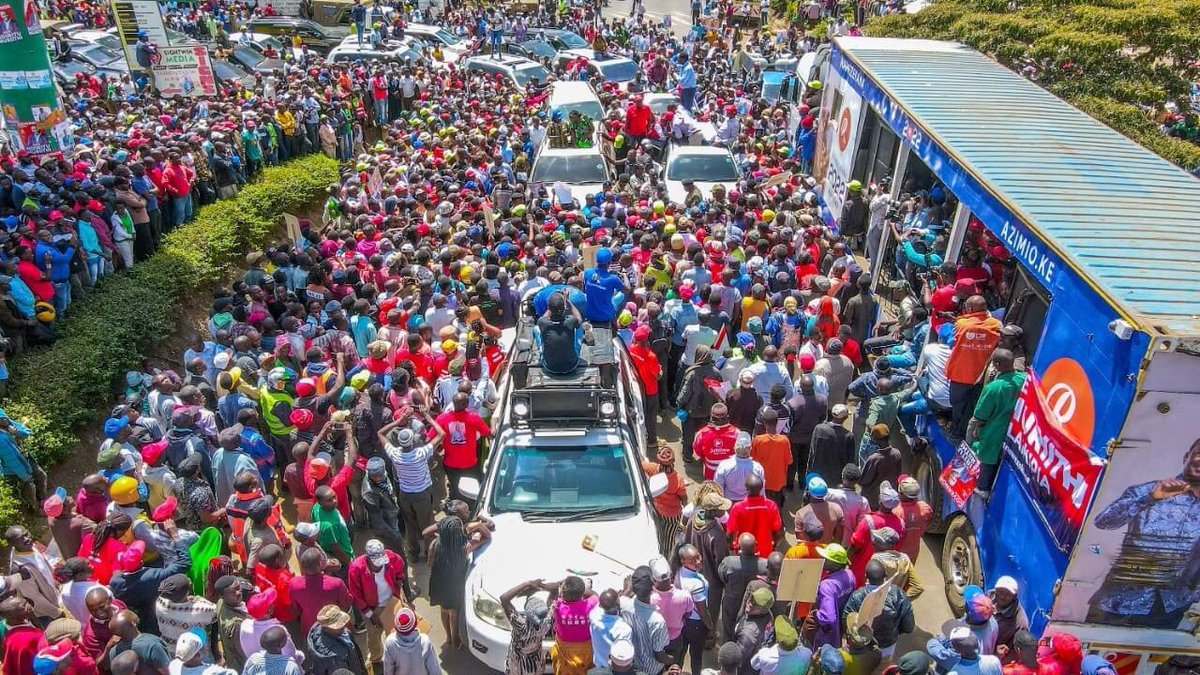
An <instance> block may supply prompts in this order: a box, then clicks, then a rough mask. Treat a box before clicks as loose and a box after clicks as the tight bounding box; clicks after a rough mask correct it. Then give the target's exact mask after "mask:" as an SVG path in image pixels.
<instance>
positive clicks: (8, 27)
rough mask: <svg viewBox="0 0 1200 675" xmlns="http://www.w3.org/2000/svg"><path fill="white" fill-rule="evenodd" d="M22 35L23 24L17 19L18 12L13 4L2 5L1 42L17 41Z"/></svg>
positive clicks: (0, 12) (0, 17) (0, 10)
mask: <svg viewBox="0 0 1200 675" xmlns="http://www.w3.org/2000/svg"><path fill="white" fill-rule="evenodd" d="M23 37H24V36H22V35H21V24H20V23H19V22H18V21H17V13H16V11H15V10H14V9H13V7H12V5H0V44H8V43H10V42H17V41H19V40H21V39H22V38H23Z"/></svg>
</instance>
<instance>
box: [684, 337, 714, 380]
mask: <svg viewBox="0 0 1200 675" xmlns="http://www.w3.org/2000/svg"><path fill="white" fill-rule="evenodd" d="M712 367H713V352H712V348H711V347H709V346H708V345H699V346H697V347H696V358H695V360H694V361H692V365H690V366H688V369H687V372H686V373H684V374H683V377H684V379H687V377H688V376H689V375H691V374H692V373H695V372H697V371H700V370H704V369H705V368H712Z"/></svg>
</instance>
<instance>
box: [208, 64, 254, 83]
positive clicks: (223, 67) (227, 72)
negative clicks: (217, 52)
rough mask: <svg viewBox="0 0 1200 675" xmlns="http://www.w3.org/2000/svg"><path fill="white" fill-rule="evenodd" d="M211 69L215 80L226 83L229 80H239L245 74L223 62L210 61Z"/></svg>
mask: <svg viewBox="0 0 1200 675" xmlns="http://www.w3.org/2000/svg"><path fill="white" fill-rule="evenodd" d="M212 67H213V74H214V75H216V76H217V79H218V80H221V81H222V82H227V81H229V80H240V79H242V78H243V77H245V76H246V74H245V73H243V72H242V71H240V70H238V69H237V67H236V66H233V65H231V64H229V63H227V62H225V61H212Z"/></svg>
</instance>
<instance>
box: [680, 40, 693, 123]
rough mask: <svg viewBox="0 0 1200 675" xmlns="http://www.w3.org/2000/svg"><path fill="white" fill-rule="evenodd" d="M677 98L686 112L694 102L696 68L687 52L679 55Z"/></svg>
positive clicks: (689, 110) (690, 109)
mask: <svg viewBox="0 0 1200 675" xmlns="http://www.w3.org/2000/svg"><path fill="white" fill-rule="evenodd" d="M679 98H680V101H681V102H682V103H683V107H684V108H685V109H687V111H688V112H691V111H692V106H694V105H695V104H696V69H695V68H693V67H692V64H691V62H690V61H689V60H688V57H687V54H683V55H681V56H680V57H679Z"/></svg>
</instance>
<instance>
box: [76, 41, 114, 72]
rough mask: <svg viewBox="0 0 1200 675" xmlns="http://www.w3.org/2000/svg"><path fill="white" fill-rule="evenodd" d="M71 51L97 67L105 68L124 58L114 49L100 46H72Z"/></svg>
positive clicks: (94, 44)
mask: <svg viewBox="0 0 1200 675" xmlns="http://www.w3.org/2000/svg"><path fill="white" fill-rule="evenodd" d="M72 49H73V50H74V51H75V52H76V53H77V54H80V55H82V56H83V57H84V58H85V59H87V60H88V61H91V62H92V63H95V64H96V65H99V66H107V65H109V64H111V63H113V62H114V61H118V60H122V59H124V58H125V57H124V56H122V55H121V52H119V51H117V50H115V49H109V48H108V47H105V46H104V45H102V44H97V43H92V44H88V45H83V46H73V47H72Z"/></svg>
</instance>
